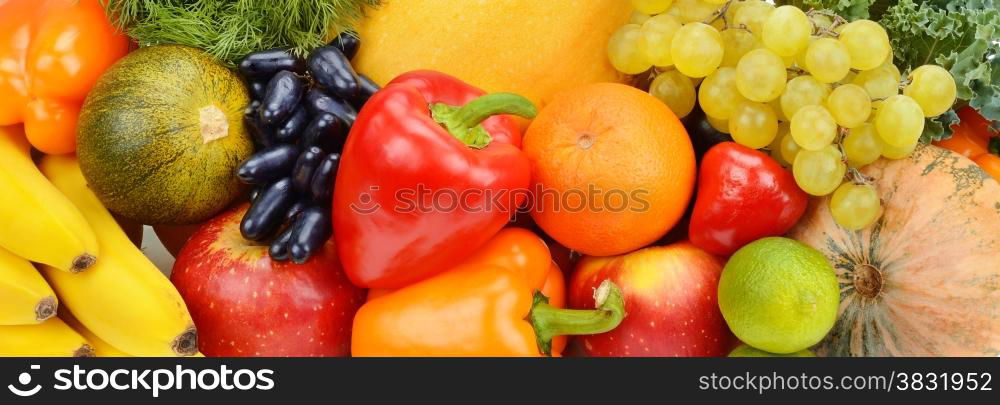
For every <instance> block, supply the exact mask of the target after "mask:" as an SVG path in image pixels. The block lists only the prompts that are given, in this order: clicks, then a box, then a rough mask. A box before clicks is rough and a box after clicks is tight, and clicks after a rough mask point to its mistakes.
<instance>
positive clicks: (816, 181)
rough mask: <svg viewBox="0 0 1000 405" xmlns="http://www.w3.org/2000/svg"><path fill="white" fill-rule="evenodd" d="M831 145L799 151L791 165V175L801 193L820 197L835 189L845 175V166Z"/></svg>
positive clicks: (838, 153)
mask: <svg viewBox="0 0 1000 405" xmlns="http://www.w3.org/2000/svg"><path fill="white" fill-rule="evenodd" d="M840 156H841V154H840V151H838V150H837V148H836V147H835V146H833V145H827V146H825V147H824V148H823V149H820V150H805V149H803V150H800V151H799V153H798V154H797V155H795V162H794V163H793V164H792V175H793V176H794V177H795V183H797V184H798V185H799V188H801V189H802V191H805V192H806V193H808V194H810V195H814V196H817V197H822V196H825V195H828V194H830V193H832V192H833V191H834V190H836V189H837V186H839V185H840V183H841V182H843V180H844V175H845V174H847V165H846V164H844V162H843V161H842V160H841V158H840Z"/></svg>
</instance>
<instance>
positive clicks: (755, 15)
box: [731, 0, 774, 40]
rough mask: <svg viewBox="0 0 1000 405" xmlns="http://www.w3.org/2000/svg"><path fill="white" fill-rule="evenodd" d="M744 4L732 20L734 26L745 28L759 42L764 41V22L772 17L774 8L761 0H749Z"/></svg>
mask: <svg viewBox="0 0 1000 405" xmlns="http://www.w3.org/2000/svg"><path fill="white" fill-rule="evenodd" d="M743 3H744V4H743V5H742V6H740V7H739V10H737V11H736V14H735V15H733V18H732V19H731V21H732V24H733V26H735V27H744V28H746V29H748V30H750V32H751V33H753V35H754V36H755V37H757V39H758V40H759V39H762V37H763V34H764V28H763V26H764V21H767V18H768V17H770V16H771V13H772V12H773V11H774V6H773V5H771V4H769V3H765V2H763V1H760V0H749V1H746V2H743Z"/></svg>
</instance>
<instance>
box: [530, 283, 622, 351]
mask: <svg viewBox="0 0 1000 405" xmlns="http://www.w3.org/2000/svg"><path fill="white" fill-rule="evenodd" d="M594 302H595V304H596V305H595V306H596V309H564V308H556V307H553V306H552V305H549V299H548V297H546V296H545V295H542V293H540V292H535V299H534V304H533V305H532V307H531V313H530V314H529V315H528V320H529V321H530V322H531V326H532V327H534V328H535V336H536V338H537V340H538V350H539V351H541V352H542V353H543V354H545V355H546V356H551V355H552V338H554V337H556V336H563V335H594V334H598V333H604V332H607V331H610V330H612V329H614V328H616V327H617V326H618V324H620V323H621V322H622V319H624V318H625V298H624V296H623V295H622V290H621V288H619V287H618V286H617V285H615V283H612V282H611V280H604V282H602V283H601V285H600V286H599V287H597V289H596V290H594Z"/></svg>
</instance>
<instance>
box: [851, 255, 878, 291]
mask: <svg viewBox="0 0 1000 405" xmlns="http://www.w3.org/2000/svg"><path fill="white" fill-rule="evenodd" d="M882 280H883V279H882V272H881V271H879V270H878V269H877V268H875V266H872V265H870V264H868V263H865V264H860V265H858V267H857V268H855V269H854V290H856V291H857V292H858V294H861V296H862V297H865V298H875V297H877V296H878V295H879V293H881V292H882V283H883V281H882Z"/></svg>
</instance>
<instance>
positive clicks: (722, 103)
mask: <svg viewBox="0 0 1000 405" xmlns="http://www.w3.org/2000/svg"><path fill="white" fill-rule="evenodd" d="M743 100H746V98H745V97H743V95H741V94H740V92H739V90H738V89H737V88H736V68H731V67H723V68H719V69H718V70H716V71H715V73H712V74H710V75H708V77H706V78H705V80H704V81H702V83H701V86H699V87H698V102H699V103H700V105H701V109H702V111H704V112H705V115H708V116H711V117H715V118H718V119H720V120H728V119H729V117H730V116H731V115H732V114H733V110H735V109H736V105H738V104H739V103H740V102H742V101H743ZM727 128H728V127H727Z"/></svg>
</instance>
